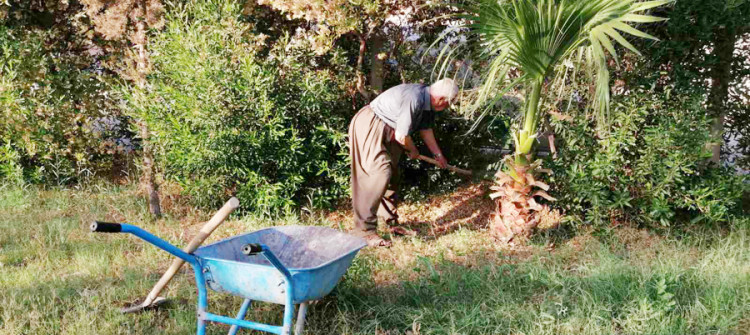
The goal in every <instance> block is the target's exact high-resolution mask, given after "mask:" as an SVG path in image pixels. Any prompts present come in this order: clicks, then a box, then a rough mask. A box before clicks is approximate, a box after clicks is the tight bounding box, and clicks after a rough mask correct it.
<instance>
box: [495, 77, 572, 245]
mask: <svg viewBox="0 0 750 335" xmlns="http://www.w3.org/2000/svg"><path fill="white" fill-rule="evenodd" d="M542 86H543V81H542V80H539V81H535V82H533V83H532V85H531V87H530V91H529V94H528V98H527V100H526V106H525V111H524V119H523V128H521V129H519V130H518V131H517V132H516V134H515V137H516V149H515V154H513V155H512V156H508V157H506V158H505V167H504V168H505V171H503V170H501V171H498V172H497V174H496V175H495V176H496V177H497V179H496V180H495V182H496V184H497V185H496V186H493V187H492V189H493V190H495V191H496V192H495V193H493V194H492V195H491V197H492V198H493V199H496V204H497V207H496V211H495V214H494V215H493V216H492V218H491V224H490V228H491V229H492V231H493V234H494V235H495V237H497V238H498V239H500V240H501V241H503V242H506V243H507V242H510V241H511V240H514V241H522V240H524V239H526V238H527V237H528V236H529V235H530V234H531V232H532V231H533V230H534V229H535V228H537V227H538V226H539V225H540V223H542V224H543V225H544V226H545V228H551V227H554V226H556V225H557V223H558V222H559V220H560V217H561V215H560V213H559V212H558V211H553V210H550V209H549V207H548V206H546V205H541V204H539V203H537V202H536V200H535V199H534V197H535V196H540V197H543V198H545V199H547V200H550V201H553V200H554V198H552V197H550V196H549V195H548V194H547V193H546V192H545V191H547V190H548V189H549V186H547V184H545V183H543V182H541V181H538V180H536V177H537V176H536V175H535V174H536V172H547V171H546V170H544V169H539V165H540V164H541V162H540V161H537V162H533V163H532V162H530V159H529V158H530V157H531V155H530V154H531V153H532V149H533V144H534V141H535V138H536V137H535V134H536V131H537V128H538V124H537V123H538V120H539V116H538V111H539V101H540V99H541V91H542ZM535 188H540V189H541V190H535Z"/></svg>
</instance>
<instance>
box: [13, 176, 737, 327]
mask: <svg viewBox="0 0 750 335" xmlns="http://www.w3.org/2000/svg"><path fill="white" fill-rule="evenodd" d="M483 192H484V188H483V187H482V186H476V185H475V186H464V187H462V188H461V189H459V190H458V191H456V192H454V193H452V194H446V195H443V196H439V197H434V198H432V199H431V200H425V201H422V202H417V203H410V204H405V206H404V207H403V208H402V215H403V218H404V221H405V222H406V223H407V224H408V225H409V227H410V228H412V229H413V230H415V231H417V232H418V234H417V236H414V237H396V238H394V246H393V247H392V248H390V249H365V250H363V251H362V252H361V253H360V254H359V255H358V257H357V258H356V259H355V261H354V264H353V265H352V267H351V268H350V269H349V271H348V273H347V274H346V276H345V277H344V279H343V280H342V282H340V283H339V285H338V286H337V288H336V289H335V290H334V292H333V293H332V294H330V295H329V296H328V297H326V298H325V299H323V300H321V301H319V302H318V303H316V304H314V305H312V306H311V309H310V312H309V314H308V315H309V323H308V327H307V330H308V332H307V333H308V334H528V335H530V334H576V335H580V334H750V225H748V224H746V223H738V224H736V225H735V226H734V227H733V228H726V227H723V228H722V227H718V228H717V227H713V228H701V229H694V230H691V231H684V230H668V229H664V230H660V231H658V232H656V231H653V230H644V229H638V228H635V227H629V226H619V227H613V228H607V229H598V230H585V229H584V230H579V231H578V232H577V233H575V234H573V233H571V232H569V231H558V232H552V233H547V234H542V235H539V236H537V237H536V238H535V239H534V240H533V241H532V242H531V243H530V244H529V245H528V246H526V247H514V248H508V247H505V248H501V247H498V246H497V245H496V244H495V243H494V242H493V241H492V240H491V239H490V238H489V237H488V233H487V231H486V230H485V222H486V213H487V209H488V208H491V203H488V202H487V200H486V198H485V197H483ZM136 194H137V193H136V190H135V189H134V188H132V187H122V188H116V187H113V186H107V187H102V188H98V187H93V186H91V187H88V188H86V189H85V190H75V189H72V190H41V189H37V188H34V187H26V188H18V187H10V186H5V187H2V188H0V288H2V289H0V333H2V334H190V333H194V331H195V300H196V293H195V285H194V284H193V276H192V272H189V271H187V268H184V269H183V270H182V271H181V272H180V273H179V275H178V277H177V278H175V280H173V281H172V283H171V284H170V286H169V287H168V289H167V290H166V291H165V292H164V293H163V295H165V296H166V297H169V298H170V303H169V304H167V305H166V306H163V307H162V308H160V309H158V310H150V311H146V312H143V313H140V314H121V313H120V312H119V311H118V310H119V308H120V307H123V306H126V305H128V304H130V303H132V302H134V301H135V300H138V299H139V298H143V297H144V296H145V295H146V293H147V292H148V291H149V290H150V289H151V287H152V285H153V284H154V283H155V282H156V281H157V280H158V278H159V277H160V276H161V274H162V273H163V271H164V270H166V268H167V267H168V266H169V263H170V257H169V255H168V254H166V253H165V252H162V251H160V250H157V249H156V248H155V247H153V246H151V245H149V244H146V243H145V242H142V241H140V240H137V239H136V238H134V237H133V236H126V235H114V234H112V235H110V234H106V235H105V234H92V233H90V232H89V231H88V229H87V227H88V224H89V223H90V222H91V221H92V220H94V219H100V220H108V221H119V222H130V223H135V224H137V225H139V226H141V227H143V228H145V229H147V230H149V231H151V232H153V233H154V234H156V235H158V236H160V237H162V238H164V239H166V240H168V241H170V242H172V243H174V244H176V245H178V246H184V245H185V244H186V243H187V241H188V240H189V239H190V238H191V237H192V235H193V234H194V233H195V232H196V231H197V229H198V227H200V224H201V222H203V221H205V220H207V219H208V218H209V217H210V215H211V213H210V212H201V211H196V210H192V209H191V208H190V207H188V206H185V205H184V204H182V203H181V200H180V199H178V198H171V197H167V198H165V199H164V201H163V202H164V207H165V209H166V212H167V213H168V215H167V216H166V217H165V218H163V219H161V220H159V221H149V220H148V216H147V207H146V204H145V202H144V201H142V200H141V199H140V198H138V197H137V196H136ZM241 200H242V199H240V201H241ZM300 223H302V224H314V225H325V226H331V227H334V228H346V226H347V225H348V221H347V220H346V210H345V209H344V210H341V211H337V212H333V213H308V214H307V215H306V216H305V217H304V218H303V219H296V218H290V219H276V220H267V219H266V220H263V219H257V218H253V217H251V216H245V217H231V218H230V220H229V221H227V222H226V223H225V224H224V225H223V226H221V227H220V228H219V229H218V230H217V231H216V233H215V234H214V235H213V236H212V237H211V238H210V240H209V241H207V242H210V241H215V240H218V239H221V238H224V237H227V236H232V235H236V234H239V233H242V232H246V231H252V230H255V229H258V228H261V227H266V226H272V225H289V224H300ZM240 303H241V299H239V298H235V297H231V296H227V295H220V294H215V293H209V311H211V312H214V313H220V314H229V315H234V314H235V313H236V311H237V309H238V308H239V305H240ZM256 307H257V308H256V309H255V310H253V311H252V312H250V313H249V314H248V318H249V319H253V320H259V321H262V322H266V323H280V321H281V320H280V318H281V314H282V308H281V306H276V305H270V304H258V305H256ZM226 331H227V328H226V327H225V326H223V325H215V324H212V325H209V327H208V333H209V334H223V333H226ZM244 333H249V332H247V331H246V332H244Z"/></svg>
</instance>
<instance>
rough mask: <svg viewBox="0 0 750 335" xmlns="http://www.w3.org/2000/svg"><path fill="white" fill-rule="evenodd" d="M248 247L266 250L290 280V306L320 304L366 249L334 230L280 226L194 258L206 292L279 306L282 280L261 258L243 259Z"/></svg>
mask: <svg viewBox="0 0 750 335" xmlns="http://www.w3.org/2000/svg"><path fill="white" fill-rule="evenodd" d="M248 243H259V244H264V245H266V246H267V247H268V248H269V249H270V250H271V251H272V252H273V253H274V254H275V255H276V256H277V257H278V259H279V260H280V261H281V263H283V264H284V266H285V267H286V268H287V269H288V270H289V273H291V275H292V287H293V289H292V290H293V291H294V292H293V295H292V300H293V303H294V304H299V303H303V302H306V301H310V300H317V299H320V298H323V297H324V296H326V295H327V294H328V293H330V292H331V290H333V288H334V287H335V286H336V284H337V283H338V281H339V280H340V279H341V277H342V276H343V275H344V273H345V272H346V270H347V269H348V268H349V266H350V265H351V263H352V260H353V259H354V257H355V256H356V254H357V252H358V251H359V250H360V249H362V248H363V247H365V246H366V243H365V242H364V241H363V240H362V239H361V238H357V237H354V236H351V235H348V234H346V233H342V232H340V231H337V230H335V229H331V228H326V227H310V226H281V227H272V228H266V229H262V230H258V231H255V232H251V233H247V234H243V235H237V236H233V237H230V238H227V239H224V240H222V241H219V242H216V243H213V244H210V245H207V246H204V247H201V248H199V249H198V250H196V251H195V252H194V254H195V255H196V256H198V262H199V263H200V264H201V268H202V270H203V273H204V275H205V277H206V283H207V285H208V287H210V288H211V289H212V290H215V291H218V292H226V293H229V294H233V295H237V296H241V297H244V298H246V299H251V300H256V301H265V302H270V303H277V304H284V303H285V302H286V290H287V286H286V285H285V278H284V276H283V275H282V274H281V273H280V272H279V271H278V270H277V269H276V268H275V267H273V265H272V264H270V263H269V262H268V261H267V260H266V258H265V257H263V256H262V255H251V256H247V255H244V254H243V253H242V252H241V250H242V246H244V245H246V244H248Z"/></svg>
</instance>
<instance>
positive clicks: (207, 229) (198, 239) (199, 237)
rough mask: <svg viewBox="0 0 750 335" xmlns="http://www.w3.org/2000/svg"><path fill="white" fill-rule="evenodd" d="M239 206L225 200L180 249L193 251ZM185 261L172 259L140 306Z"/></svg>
mask: <svg viewBox="0 0 750 335" xmlns="http://www.w3.org/2000/svg"><path fill="white" fill-rule="evenodd" d="M239 206H240V201H239V200H237V198H235V197H232V198H231V199H229V201H227V203H225V204H224V206H222V207H221V209H219V211H218V212H216V214H214V216H213V217H212V218H211V220H208V222H206V224H205V225H203V227H202V228H201V230H200V231H198V234H196V235H195V237H193V239H192V240H191V241H190V243H189V244H188V245H187V246H186V247H185V248H183V249H182V251H184V252H187V253H191V252H193V251H195V249H198V247H199V246H200V245H201V244H202V243H203V241H205V240H206V238H208V236H209V235H211V233H213V231H214V230H215V229H216V227H218V226H219V225H220V224H221V223H222V222H224V220H226V219H227V217H228V216H229V214H231V213H232V212H233V211H234V210H235V209H237V207H239ZM184 263H185V261H184V260H182V259H180V258H175V259H174V261H172V265H170V266H169V269H168V270H167V272H164V275H162V276H161V279H159V282H157V283H156V285H154V288H153V289H151V292H150V293H149V294H148V296H147V297H146V300H144V301H143V303H142V304H141V305H142V306H144V307H146V306H149V305H151V303H152V302H154V300H155V299H156V297H158V296H159V293H161V291H162V290H163V289H164V287H165V286H167V284H169V281H171V280H172V277H174V275H175V274H176V273H177V271H178V270H179V269H180V267H181V266H182V264H184Z"/></svg>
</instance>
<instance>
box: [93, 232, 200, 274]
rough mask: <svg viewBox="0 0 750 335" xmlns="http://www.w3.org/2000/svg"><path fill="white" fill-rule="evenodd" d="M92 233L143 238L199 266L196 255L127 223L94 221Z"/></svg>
mask: <svg viewBox="0 0 750 335" xmlns="http://www.w3.org/2000/svg"><path fill="white" fill-rule="evenodd" d="M91 231H92V232H99V233H130V234H133V235H135V236H138V237H139V238H141V239H142V240H144V241H146V242H148V243H151V244H153V245H154V246H156V247H158V248H159V249H162V250H164V251H166V252H168V253H170V254H172V255H174V256H177V257H179V258H182V259H184V260H185V261H186V262H188V263H190V264H191V265H194V266H199V264H198V261H197V260H196V258H195V256H194V255H192V254H189V253H187V252H184V251H182V250H180V249H179V248H177V247H175V246H174V245H172V244H170V243H169V242H167V241H165V240H162V239H160V238H158V237H156V236H155V235H154V234H151V233H149V232H147V231H145V230H143V229H141V228H138V227H136V226H134V225H130V224H127V223H108V222H100V221H94V222H93V223H92V224H91Z"/></svg>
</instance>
